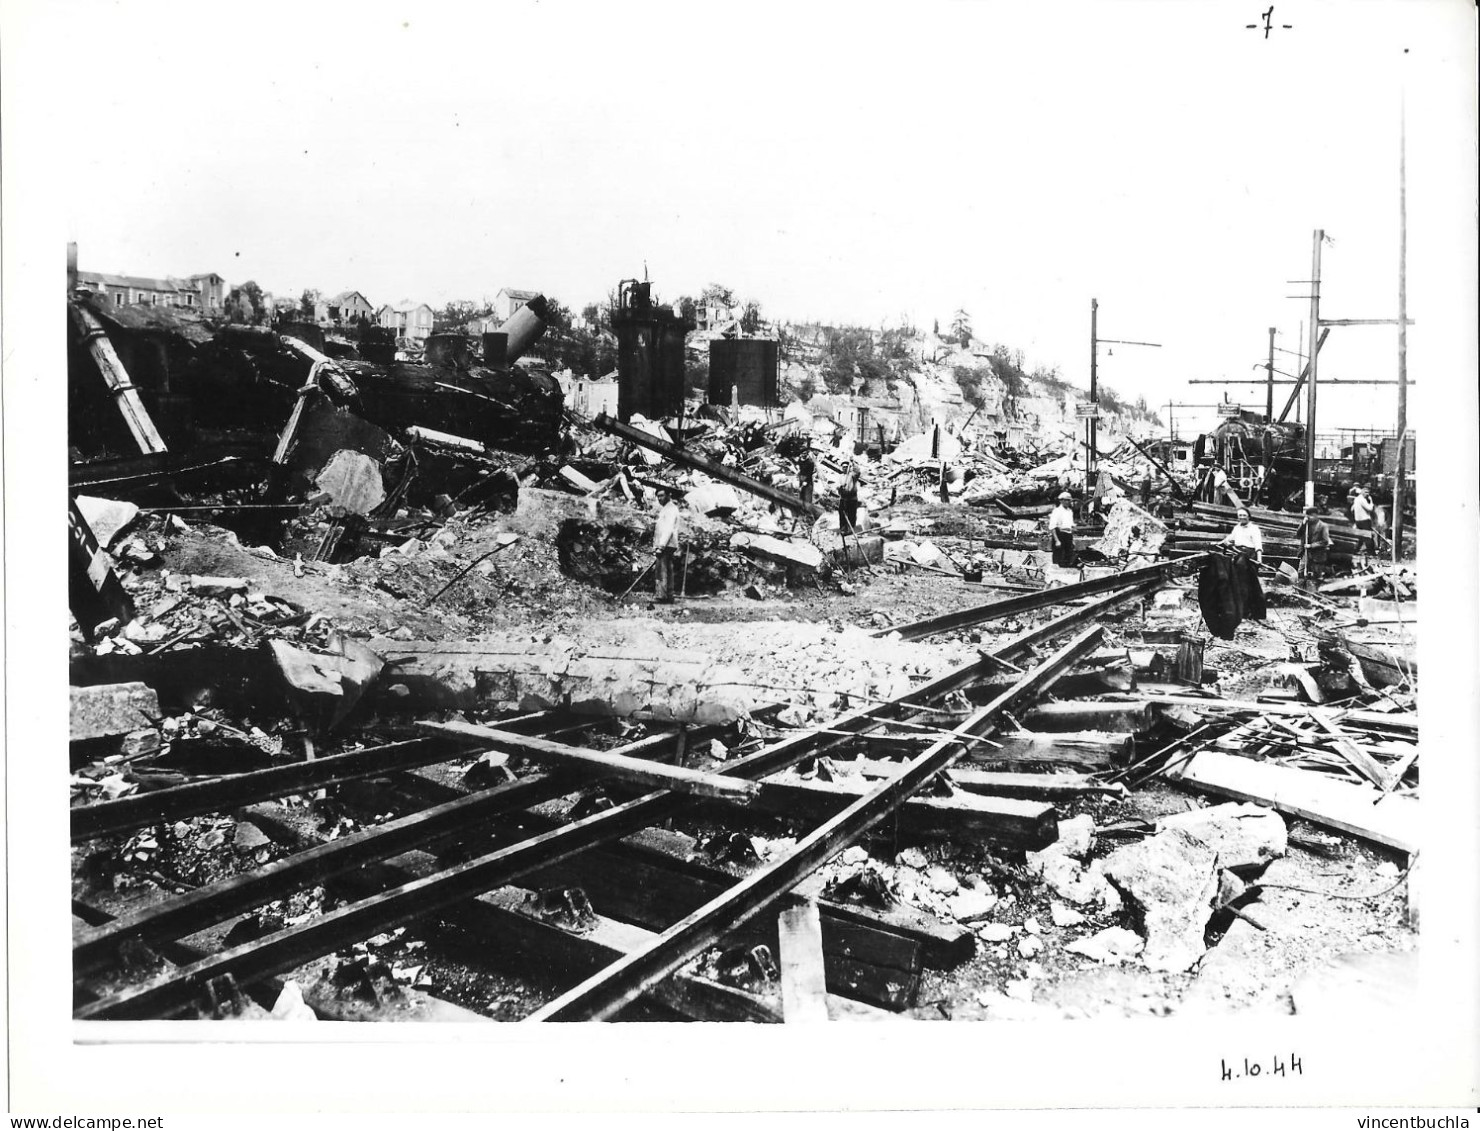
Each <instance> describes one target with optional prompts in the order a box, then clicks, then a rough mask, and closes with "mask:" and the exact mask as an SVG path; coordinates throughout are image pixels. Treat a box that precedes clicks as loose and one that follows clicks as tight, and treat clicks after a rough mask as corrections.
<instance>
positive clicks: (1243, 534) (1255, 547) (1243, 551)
mask: <svg viewBox="0 0 1480 1131" xmlns="http://www.w3.org/2000/svg"><path fill="white" fill-rule="evenodd" d="M1218 544H1219V545H1220V546H1232V547H1233V548H1234V550H1235V551H1236V552H1237V553H1238V555H1239V556H1240V557H1241V558H1245V559H1252V560H1254V561H1256V562H1262V561H1263V560H1264V535H1262V534H1261V533H1259V528H1258V527H1257V526H1255V525H1254V524H1253V523H1252V522H1250V521H1249V508H1248V507H1239V509H1238V525H1237V526H1235V527H1234V528H1233V529H1232V530H1231V531H1230V532H1229V534H1228V537H1227V538H1225V539H1223V541H1222V542H1220V543H1218Z"/></svg>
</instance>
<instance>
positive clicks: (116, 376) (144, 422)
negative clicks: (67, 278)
mask: <svg viewBox="0 0 1480 1131" xmlns="http://www.w3.org/2000/svg"><path fill="white" fill-rule="evenodd" d="M67 310H68V312H69V313H70V314H71V315H72V322H73V325H74V327H75V328H76V330H77V334H78V338H79V340H80V341H81V343H82V345H83V347H84V348H86V350H87V352H88V353H89V354H91V355H92V359H93V362H94V363H95V364H96V365H97V367H98V373H99V374H100V375H101V376H102V378H103V382H104V384H106V385H107V386H108V391H109V392H111V393H112V394H113V399H114V402H115V403H116V404H117V405H118V412H119V414H120V415H121V416H122V417H123V422H124V424H125V425H126V426H127V427H128V430H129V433H130V435H132V436H133V438H134V443H136V444H138V445H139V451H141V452H143V453H144V454H145V455H158V454H159V453H161V452H164V451H166V450H167V448H166V447H165V442H164V439H163V438H162V437H161V436H160V434H159V429H157V428H156V427H155V426H154V421H153V419H152V418H151V417H150V416H149V410H148V409H146V408H145V407H144V402H143V401H142V400H141V399H140V398H139V390H138V387H137V386H136V385H135V384H134V383H133V381H131V380H130V379H129V375H128V370H126V369H125V368H124V367H123V362H122V361H120V360H119V359H118V353H117V351H115V350H114V348H113V343H112V342H110V341H109V340H108V332H107V331H106V330H104V329H103V325H102V323H101V322H99V321H98V320H97V319H96V318H95V317H94V316H93V313H92V311H90V310H86V309H84V308H83V307H81V306H78V305H77V304H76V303H68V304H67Z"/></svg>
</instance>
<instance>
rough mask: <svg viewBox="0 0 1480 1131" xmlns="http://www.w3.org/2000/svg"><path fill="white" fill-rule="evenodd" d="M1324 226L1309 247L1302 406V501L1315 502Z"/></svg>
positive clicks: (1311, 503) (1309, 505)
mask: <svg viewBox="0 0 1480 1131" xmlns="http://www.w3.org/2000/svg"><path fill="white" fill-rule="evenodd" d="M1325 238H1326V231H1325V229H1324V228H1317V229H1316V230H1315V233H1314V235H1313V236H1312V238H1311V249H1310V362H1309V366H1308V368H1309V370H1310V377H1309V378H1308V380H1309V382H1310V392H1309V394H1308V396H1307V400H1306V406H1305V505H1306V506H1308V507H1313V506H1315V505H1316V358H1317V357H1318V356H1319V354H1320V352H1321V347H1320V345H1319V343H1317V341H1316V335H1317V333H1319V331H1320V327H1321V241H1323V240H1324V239H1325Z"/></svg>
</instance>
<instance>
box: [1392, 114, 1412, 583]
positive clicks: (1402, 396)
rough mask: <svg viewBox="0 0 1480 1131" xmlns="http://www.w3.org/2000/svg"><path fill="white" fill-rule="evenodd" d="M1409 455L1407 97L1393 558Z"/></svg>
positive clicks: (1401, 129)
mask: <svg viewBox="0 0 1480 1131" xmlns="http://www.w3.org/2000/svg"><path fill="white" fill-rule="evenodd" d="M1407 454H1408V97H1407V92H1406V91H1405V92H1404V94H1403V96H1402V101H1401V102H1400V104H1399V111H1398V460H1397V466H1396V467H1395V468H1394V469H1393V475H1394V480H1393V557H1394V559H1396V558H1398V557H1400V556H1401V554H1402V546H1403V495H1404V489H1405V488H1406V486H1407V484H1406V483H1405V482H1404V478H1405V476H1406V474H1407V466H1406V465H1407V463H1408V461H1407V459H1406V458H1405V457H1406V456H1407Z"/></svg>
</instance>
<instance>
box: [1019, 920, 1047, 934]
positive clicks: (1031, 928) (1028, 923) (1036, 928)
mask: <svg viewBox="0 0 1480 1131" xmlns="http://www.w3.org/2000/svg"><path fill="white" fill-rule="evenodd" d="M1023 930H1025V931H1027V932H1028V934H1030V935H1041V934H1043V927H1042V926H1040V925H1039V922H1038V920H1037V919H1034V918H1032V917H1031V916H1030V917H1029V918H1027V919H1025V920H1024V921H1023Z"/></svg>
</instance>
